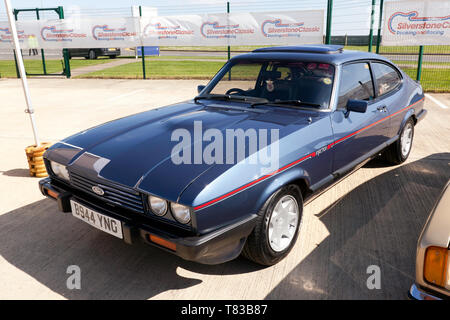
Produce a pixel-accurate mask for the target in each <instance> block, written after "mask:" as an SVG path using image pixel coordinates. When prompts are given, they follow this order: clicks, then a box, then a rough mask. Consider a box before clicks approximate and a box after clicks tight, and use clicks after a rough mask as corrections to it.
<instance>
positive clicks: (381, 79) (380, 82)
mask: <svg viewBox="0 0 450 320" xmlns="http://www.w3.org/2000/svg"><path fill="white" fill-rule="evenodd" d="M371 65H372V71H373V74H374V78H375V79H376V82H377V87H376V92H377V95H378V96H382V95H384V94H386V93H389V92H391V91H392V90H394V89H395V88H397V87H398V86H399V85H400V83H401V81H402V80H401V78H400V76H399V74H398V72H397V70H395V69H394V68H393V67H391V66H389V65H387V64H385V63H379V62H372V64H371Z"/></svg>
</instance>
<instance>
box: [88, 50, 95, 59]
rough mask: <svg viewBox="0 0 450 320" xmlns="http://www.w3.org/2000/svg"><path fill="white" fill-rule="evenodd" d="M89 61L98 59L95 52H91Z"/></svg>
mask: <svg viewBox="0 0 450 320" xmlns="http://www.w3.org/2000/svg"><path fill="white" fill-rule="evenodd" d="M88 57H89V59H91V60H94V59H97V54H96V53H95V51H94V50H89V56H88Z"/></svg>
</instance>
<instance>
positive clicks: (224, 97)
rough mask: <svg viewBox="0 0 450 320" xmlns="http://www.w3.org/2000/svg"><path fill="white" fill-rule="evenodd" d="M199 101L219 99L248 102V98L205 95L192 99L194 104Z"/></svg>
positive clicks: (228, 95) (227, 95)
mask: <svg viewBox="0 0 450 320" xmlns="http://www.w3.org/2000/svg"><path fill="white" fill-rule="evenodd" d="M201 99H211V100H215V99H220V100H237V101H248V100H249V98H247V97H243V96H234V95H230V94H212V95H206V96H196V97H195V98H194V102H195V103H197V102H198V100H201Z"/></svg>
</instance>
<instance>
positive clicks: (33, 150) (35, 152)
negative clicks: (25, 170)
mask: <svg viewBox="0 0 450 320" xmlns="http://www.w3.org/2000/svg"><path fill="white" fill-rule="evenodd" d="M51 145H52V144H51V143H50V142H43V143H42V144H41V145H40V146H38V147H36V145H32V146H28V147H26V148H25V153H26V154H27V159H28V166H29V168H30V176H32V177H38V178H44V177H46V176H47V175H48V174H47V170H46V169H45V164H44V158H43V155H44V152H45V151H46V150H47V149H48V148H49V147H50V146H51Z"/></svg>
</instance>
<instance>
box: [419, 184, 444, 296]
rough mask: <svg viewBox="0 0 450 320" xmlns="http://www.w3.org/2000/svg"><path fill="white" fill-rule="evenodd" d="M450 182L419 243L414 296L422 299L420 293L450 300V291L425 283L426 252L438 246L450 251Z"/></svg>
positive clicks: (437, 202) (438, 201) (427, 222)
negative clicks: (429, 248) (415, 294)
mask: <svg viewBox="0 0 450 320" xmlns="http://www.w3.org/2000/svg"><path fill="white" fill-rule="evenodd" d="M449 208H450V181H449V182H448V183H447V185H446V186H445V187H444V189H443V191H442V193H441V195H440V197H439V199H438V200H437V201H436V204H435V206H434V207H433V209H432V210H431V213H430V215H429V217H428V219H427V221H426V223H425V226H424V227H423V230H422V233H421V234H420V237H419V240H418V242H417V253H416V283H415V286H416V293H418V294H419V295H417V296H413V297H415V298H416V299H417V298H420V292H421V291H423V292H425V293H430V294H431V295H432V296H434V297H436V298H440V297H447V298H450V291H449V290H446V289H445V288H442V287H439V286H436V285H433V284H431V283H428V282H427V281H425V279H424V276H423V270H424V259H425V252H426V249H427V248H428V247H431V246H436V247H441V248H448V249H449V250H450V215H449Z"/></svg>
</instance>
